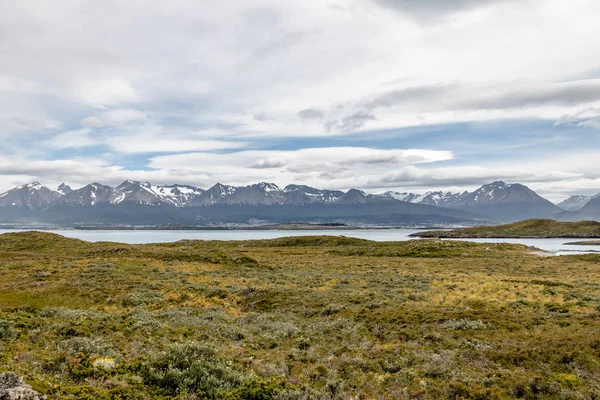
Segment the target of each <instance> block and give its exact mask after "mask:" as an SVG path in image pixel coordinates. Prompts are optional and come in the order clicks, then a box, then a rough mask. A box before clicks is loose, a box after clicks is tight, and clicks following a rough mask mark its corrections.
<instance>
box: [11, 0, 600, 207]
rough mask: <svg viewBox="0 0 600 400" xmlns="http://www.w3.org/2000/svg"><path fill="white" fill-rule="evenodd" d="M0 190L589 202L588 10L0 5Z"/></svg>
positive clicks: (591, 76)
mask: <svg viewBox="0 0 600 400" xmlns="http://www.w3.org/2000/svg"><path fill="white" fill-rule="evenodd" d="M0 10H2V11H1V12H0V191H4V190H8V189H9V188H11V187H13V186H16V185H19V184H24V183H27V182H31V181H40V182H42V183H44V184H46V185H48V186H50V187H55V186H57V185H58V184H60V183H61V182H63V181H64V182H67V183H68V184H70V185H71V186H72V187H74V188H76V187H80V186H83V185H85V184H88V183H91V182H94V181H97V182H100V183H104V184H111V185H116V184H119V183H120V182H122V181H123V180H126V179H132V180H141V181H150V182H152V183H154V184H167V183H182V184H191V185H196V186H199V187H203V188H207V187H210V186H212V185H213V184H215V183H217V182H221V183H225V184H231V185H247V184H251V183H256V182H260V181H268V182H274V183H276V184H278V185H280V186H285V185H287V184H291V183H295V184H307V185H310V186H314V187H319V188H330V189H349V188H360V189H363V190H365V191H368V192H372V193H378V192H383V191H387V190H395V191H401V192H404V191H412V192H417V193H424V192H426V191H429V190H452V191H459V190H460V191H462V190H472V189H474V188H476V187H478V186H480V185H482V184H485V183H489V182H492V181H495V180H504V181H506V182H520V183H523V184H525V185H527V186H529V187H531V188H532V189H534V190H536V191H537V192H538V193H540V194H541V195H543V196H545V197H547V198H549V199H550V200H553V201H560V200H562V199H564V198H566V197H568V196H569V195H571V194H588V195H590V194H596V193H598V192H600V25H599V24H598V16H599V15H600V2H598V1H594V0H569V1H568V2H567V1H564V0H518V1H517V0H423V1H414V0H252V1H243V0H222V1H219V2H214V1H204V0H194V1H186V0H170V1H158V0H156V1H154V0H146V1H141V0H128V1H126V2H123V1H116V0H102V1H99V0H98V1H94V0H91V1H80V0H54V1H52V2H48V1H34V0H19V1H13V0H0Z"/></svg>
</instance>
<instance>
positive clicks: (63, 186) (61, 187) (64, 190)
mask: <svg viewBox="0 0 600 400" xmlns="http://www.w3.org/2000/svg"><path fill="white" fill-rule="evenodd" d="M57 191H58V192H59V193H61V194H63V195H64V194H67V193H71V192H72V191H73V189H71V186H69V185H67V184H66V183H64V182H63V183H61V184H60V185H58V189H57Z"/></svg>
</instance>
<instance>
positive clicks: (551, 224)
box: [412, 219, 600, 239]
mask: <svg viewBox="0 0 600 400" xmlns="http://www.w3.org/2000/svg"><path fill="white" fill-rule="evenodd" d="M412 236H414V237H421V238H450V239H460V238H600V222H596V221H579V222H558V221H554V220H551V219H528V220H525V221H520V222H514V223H512V224H506V225H494V226H477V227H474V228H461V229H454V230H451V231H424V232H419V233H415V234H413V235H412Z"/></svg>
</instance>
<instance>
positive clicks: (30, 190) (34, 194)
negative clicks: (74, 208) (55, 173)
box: [0, 182, 62, 210]
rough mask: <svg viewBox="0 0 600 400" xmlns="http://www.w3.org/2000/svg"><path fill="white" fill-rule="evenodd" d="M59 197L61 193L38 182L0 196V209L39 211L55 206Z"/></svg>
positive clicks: (18, 187)
mask: <svg viewBox="0 0 600 400" xmlns="http://www.w3.org/2000/svg"><path fill="white" fill-rule="evenodd" d="M61 196H62V194H61V193H59V192H57V191H55V190H52V189H49V188H47V187H46V186H44V185H42V184H41V183H39V182H32V183H29V184H27V185H21V186H17V187H16V188H14V189H11V190H9V191H8V192H5V193H2V194H0V207H22V208H28V209H30V210H35V209H41V208H45V207H48V206H50V205H52V204H55V203H56V201H57V200H58V199H59V198H60V197H61Z"/></svg>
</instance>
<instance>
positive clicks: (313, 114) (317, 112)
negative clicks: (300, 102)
mask: <svg viewBox="0 0 600 400" xmlns="http://www.w3.org/2000/svg"><path fill="white" fill-rule="evenodd" d="M324 116H325V112H324V111H323V110H321V109H320V108H316V107H312V108H306V109H304V110H301V111H298V117H300V119H303V120H304V119H321V118H323V117H324Z"/></svg>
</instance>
